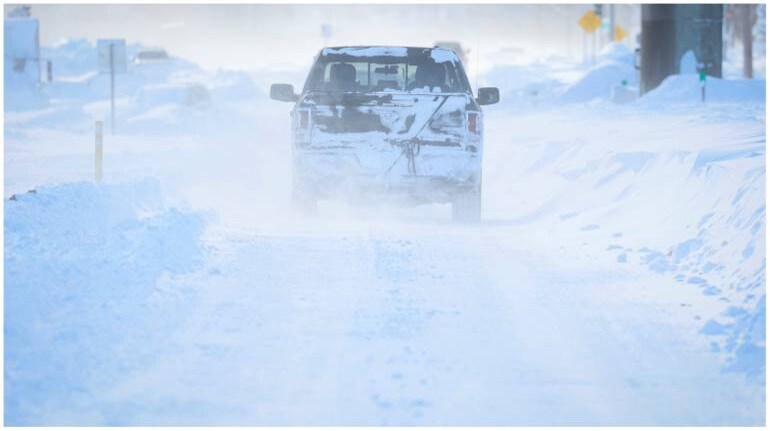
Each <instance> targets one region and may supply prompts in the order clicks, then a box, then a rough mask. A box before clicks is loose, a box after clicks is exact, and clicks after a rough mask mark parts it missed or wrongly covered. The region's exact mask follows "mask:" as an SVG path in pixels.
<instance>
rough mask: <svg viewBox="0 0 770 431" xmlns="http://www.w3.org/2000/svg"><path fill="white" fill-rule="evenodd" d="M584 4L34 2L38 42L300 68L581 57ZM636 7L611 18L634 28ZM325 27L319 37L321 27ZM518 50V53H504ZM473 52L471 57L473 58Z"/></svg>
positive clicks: (219, 63)
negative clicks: (342, 61)
mask: <svg viewBox="0 0 770 431" xmlns="http://www.w3.org/2000/svg"><path fill="white" fill-rule="evenodd" d="M590 7H591V6H590V5H569V6H554V5H33V6H32V15H33V16H35V17H37V18H39V19H40V26H41V29H40V32H41V34H40V37H41V43H42V44H44V45H48V44H52V43H55V42H57V41H59V40H61V39H62V38H66V37H78V38H81V37H84V38H88V39H91V40H95V39H97V38H102V37H105V38H106V37H122V38H126V39H127V40H128V42H129V43H130V42H141V43H144V44H147V45H154V46H162V47H164V48H166V49H167V50H168V51H169V53H170V54H172V55H176V56H179V57H183V58H187V59H190V60H193V61H195V62H197V63H199V64H201V65H202V66H203V67H206V68H218V67H223V68H238V69H250V68H257V67H264V66H265V65H272V66H276V67H280V66H282V65H303V64H306V63H308V62H309V61H310V60H311V59H312V57H313V55H314V54H315V53H316V52H317V51H318V49H319V48H320V47H321V46H323V45H324V44H325V42H328V44H330V45H369V44H395V45H411V46H431V45H433V43H434V42H436V41H438V40H455V41H459V42H461V43H462V44H463V45H464V46H465V47H466V48H469V49H471V50H475V49H476V48H478V51H479V53H480V56H481V58H482V62H483V59H484V58H485V56H488V55H491V54H492V53H494V52H496V51H497V50H499V49H501V48H519V49H521V48H523V49H525V50H527V51H530V52H533V51H537V52H550V53H556V54H564V55H573V56H579V55H580V54H581V49H582V43H583V41H582V37H583V35H582V33H581V30H580V29H579V28H578V26H577V23H576V22H577V19H578V18H579V17H580V15H581V14H582V13H584V12H585V11H586V10H588V9H589V8H590ZM637 9H638V8H636V7H634V6H630V5H621V6H617V9H616V15H617V20H618V22H619V23H620V24H621V25H624V26H626V27H627V28H629V27H630V28H629V29H630V30H632V31H633V30H634V29H635V28H637V27H638V23H637V22H636V21H637V20H638V19H639V16H638V10H637ZM324 23H327V24H330V25H331V26H332V37H331V38H330V40H328V41H324V39H323V38H322V35H321V25H322V24H324ZM509 52H515V50H509ZM475 55H476V54H475V53H473V54H471V57H472V58H473V57H474V56H475Z"/></svg>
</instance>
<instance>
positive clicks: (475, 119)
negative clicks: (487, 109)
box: [468, 112, 480, 133]
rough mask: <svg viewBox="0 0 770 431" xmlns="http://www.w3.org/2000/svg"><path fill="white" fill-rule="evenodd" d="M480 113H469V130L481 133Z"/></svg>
mask: <svg viewBox="0 0 770 431" xmlns="http://www.w3.org/2000/svg"><path fill="white" fill-rule="evenodd" d="M479 130H480V128H479V114H478V112H469V113H468V131H469V132H471V133H479Z"/></svg>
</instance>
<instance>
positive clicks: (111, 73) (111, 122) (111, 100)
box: [110, 43, 115, 135]
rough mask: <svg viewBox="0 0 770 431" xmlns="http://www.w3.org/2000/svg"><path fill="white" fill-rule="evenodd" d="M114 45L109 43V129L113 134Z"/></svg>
mask: <svg viewBox="0 0 770 431" xmlns="http://www.w3.org/2000/svg"><path fill="white" fill-rule="evenodd" d="M114 47H115V45H114V44H112V43H110V110H111V114H112V119H111V121H110V130H111V131H112V134H113V135H114V134H115V57H114V53H113V51H114Z"/></svg>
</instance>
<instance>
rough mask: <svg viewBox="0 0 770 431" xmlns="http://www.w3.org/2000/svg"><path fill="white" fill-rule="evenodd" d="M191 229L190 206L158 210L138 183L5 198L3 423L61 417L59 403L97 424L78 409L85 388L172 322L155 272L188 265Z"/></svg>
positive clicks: (156, 195) (150, 192) (158, 198)
mask: <svg viewBox="0 0 770 431" xmlns="http://www.w3.org/2000/svg"><path fill="white" fill-rule="evenodd" d="M202 228H203V221H202V218H201V217H200V216H199V215H197V214H195V213H185V212H181V211H178V210H175V209H171V208H166V207H165V206H164V204H163V197H162V195H161V193H160V188H159V185H158V183H157V182H155V181H150V180H146V181H142V182H135V183H125V184H115V185H103V186H97V185H94V184H91V183H75V184H63V185H58V186H52V187H44V188H40V189H38V190H37V191H36V192H34V193H32V192H30V193H26V194H22V195H17V196H14V197H13V198H12V199H11V200H7V201H6V202H5V352H6V353H5V394H6V402H5V423H6V424H8V425H25V424H29V423H35V424H38V425H43V424H46V423H48V418H53V417H56V418H57V423H59V424H61V423H63V422H62V417H61V415H59V414H57V411H59V410H65V411H81V412H83V414H82V415H79V416H78V417H71V418H69V420H65V421H64V422H69V423H83V422H94V421H97V422H100V423H105V422H109V418H94V417H89V413H90V412H91V411H94V410H95V406H94V405H93V399H94V398H93V393H92V391H98V390H99V388H100V387H103V386H104V385H108V384H109V382H110V380H111V379H112V378H113V377H114V376H112V375H109V374H105V373H103V371H104V370H105V369H111V370H115V369H119V368H120V367H116V366H115V364H116V363H118V364H123V366H128V364H131V363H133V364H134V365H136V363H137V362H140V361H141V360H142V357H143V355H145V354H146V353H147V352H144V351H143V345H144V343H145V342H146V341H148V340H151V339H156V338H158V337H162V336H163V334H164V332H165V331H166V330H167V329H168V326H169V325H173V324H174V322H173V321H171V320H169V318H168V317H166V316H165V314H166V313H167V311H163V312H161V311H162V310H161V309H159V308H156V307H157V306H158V305H159V304H161V303H163V302H164V301H171V303H170V306H178V305H179V304H181V303H183V302H184V297H185V295H184V294H183V292H182V291H181V290H179V289H178V287H174V286H169V283H168V282H164V280H165V279H166V278H167V277H168V275H170V274H179V273H185V272H188V271H191V270H192V269H194V268H195V267H196V265H197V264H198V263H197V262H198V260H199V256H200V253H201V250H200V246H199V242H198V238H199V235H200V233H201V230H202ZM167 306H168V304H167ZM150 322H153V323H152V325H154V326H149V325H150V324H151V323H150ZM117 346H121V347H120V348H119V349H118V348H117ZM73 407H74V408H73ZM104 410H105V409H104V408H102V409H101V411H104ZM106 410H107V411H109V409H106Z"/></svg>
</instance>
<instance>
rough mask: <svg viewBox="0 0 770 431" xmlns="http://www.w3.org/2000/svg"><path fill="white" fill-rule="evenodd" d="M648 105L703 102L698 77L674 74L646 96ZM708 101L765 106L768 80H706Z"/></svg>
mask: <svg viewBox="0 0 770 431" xmlns="http://www.w3.org/2000/svg"><path fill="white" fill-rule="evenodd" d="M641 101H642V102H646V103H668V104H671V103H694V102H698V103H700V102H701V83H700V79H699V77H698V75H696V74H688V75H672V76H669V77H668V78H666V79H665V80H663V82H662V83H661V84H660V85H659V86H658V87H657V88H656V89H654V90H652V91H650V92H649V93H647V94H645V95H644V96H643V97H642V99H641ZM706 102H720V103H765V80H763V79H762V80H760V79H719V78H714V77H708V78H707V79H706Z"/></svg>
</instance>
